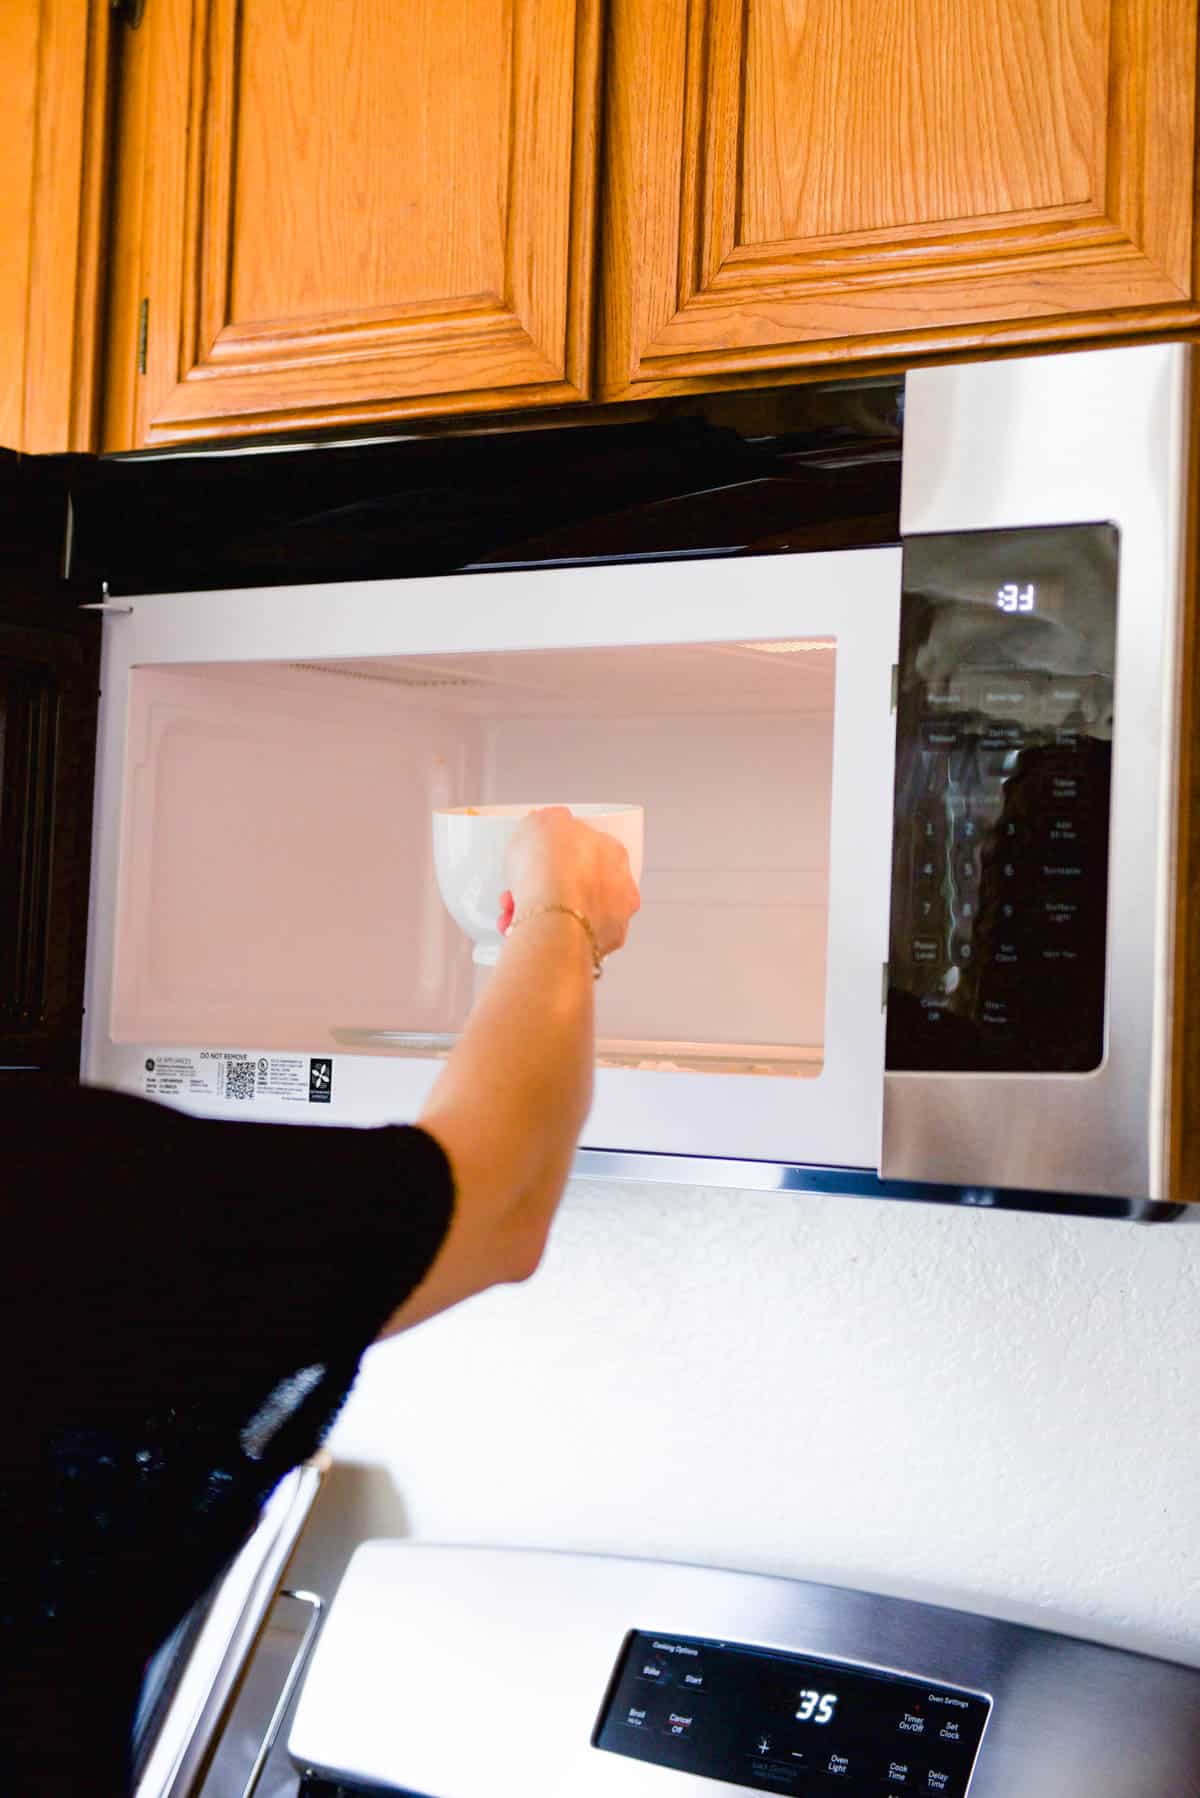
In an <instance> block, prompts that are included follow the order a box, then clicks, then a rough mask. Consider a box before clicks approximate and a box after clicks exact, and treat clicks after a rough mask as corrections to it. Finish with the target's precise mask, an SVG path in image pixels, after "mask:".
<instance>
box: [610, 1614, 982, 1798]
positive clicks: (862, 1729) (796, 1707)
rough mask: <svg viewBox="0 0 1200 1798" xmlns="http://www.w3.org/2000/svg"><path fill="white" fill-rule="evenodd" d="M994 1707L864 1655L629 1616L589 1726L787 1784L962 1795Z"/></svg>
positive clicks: (659, 1760) (679, 1763)
mask: <svg viewBox="0 0 1200 1798" xmlns="http://www.w3.org/2000/svg"><path fill="white" fill-rule="evenodd" d="M990 1708H991V1707H990V1701H989V1700H988V1699H987V1698H986V1697H984V1696H983V1695H982V1694H979V1693H975V1692H966V1691H962V1690H960V1689H956V1688H951V1687H943V1686H937V1685H933V1684H929V1683H927V1682H924V1681H921V1680H916V1679H909V1678H904V1677H902V1676H899V1675H896V1674H889V1673H882V1672H878V1671H876V1670H875V1669H873V1668H866V1667H857V1666H849V1665H846V1664H844V1663H838V1662H832V1661H821V1660H816V1659H810V1658H808V1657H806V1656H801V1655H790V1654H781V1653H777V1652H772V1651H767V1650H764V1649H755V1648H746V1647H741V1646H738V1645H736V1644H733V1643H727V1642H715V1641H704V1640H701V1639H699V1638H697V1637H691V1636H672V1635H661V1636H660V1635H654V1634H653V1633H651V1632H648V1631H640V1630H639V1631H635V1632H634V1633H633V1634H632V1635H631V1636H630V1638H629V1640H628V1642H627V1644H626V1647H625V1649H624V1651H623V1653H622V1655H621V1658H620V1660H619V1662H618V1665H617V1668H616V1672H615V1675H614V1679H613V1683H612V1687H611V1689H610V1692H609V1696H608V1700H607V1702H606V1704H605V1707H604V1710H603V1712H602V1714H601V1717H600V1721H599V1723H598V1724H597V1727H596V1731H595V1734H594V1736H593V1738H592V1740H593V1744H594V1746H595V1747H597V1748H601V1749H607V1750H608V1751H609V1752H611V1753H614V1754H623V1755H628V1756H630V1757H631V1758H633V1759H635V1760H641V1761H651V1762H654V1763H656V1764H657V1765H659V1766H663V1767H673V1768H675V1769H677V1770H678V1771H680V1772H686V1773H690V1774H692V1775H694V1776H699V1777H700V1778H703V1779H715V1780H724V1781H728V1782H729V1783H730V1784H733V1785H737V1786H741V1787H747V1786H749V1787H751V1788H753V1789H757V1790H759V1791H765V1792H776V1793H787V1794H790V1795H791V1798H868V1795H869V1798H876V1795H877V1794H878V1795H879V1798H882V1794H884V1793H886V1792H896V1793H900V1794H907V1795H908V1798H913V1795H914V1794H917V1793H924V1794H926V1795H928V1794H930V1793H934V1792H939V1793H942V1794H944V1798H967V1792H968V1788H969V1786H970V1783H971V1774H972V1770H973V1767H974V1763H975V1758H976V1755H977V1754H978V1752H979V1745H980V1740H981V1737H982V1735H983V1731H984V1726H985V1725H986V1723H987V1720H988V1713H989V1710H990Z"/></svg>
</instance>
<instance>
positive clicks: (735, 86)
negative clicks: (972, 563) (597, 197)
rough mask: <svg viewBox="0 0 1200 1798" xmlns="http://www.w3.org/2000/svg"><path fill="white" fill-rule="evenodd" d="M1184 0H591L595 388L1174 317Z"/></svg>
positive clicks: (1191, 200)
mask: <svg viewBox="0 0 1200 1798" xmlns="http://www.w3.org/2000/svg"><path fill="white" fill-rule="evenodd" d="M1196 14H1197V8H1196V0H697V3H696V4H694V5H691V6H684V5H673V4H669V3H664V0H611V4H610V29H609V44H608V48H609V55H608V65H607V76H606V104H607V116H606V136H605V159H606V185H605V211H604V215H603V219H604V225H603V244H604V252H603V254H604V266H603V281H604V307H603V328H602V350H601V383H600V391H601V394H602V396H603V397H606V398H613V399H618V398H630V397H634V396H637V395H648V394H656V393H660V394H661V393H675V392H680V391H686V390H687V388H688V387H689V386H694V385H695V383H696V380H697V378H705V379H707V380H709V381H713V380H716V381H719V382H720V384H723V385H732V384H734V383H735V381H736V380H738V379H744V378H747V377H748V378H750V379H753V378H754V376H755V373H756V371H760V370H761V371H768V370H770V371H778V370H781V369H786V368H796V367H799V366H802V365H814V366H816V367H820V366H822V365H825V364H829V363H838V364H844V363H848V362H849V363H853V362H856V361H860V360H881V359H882V360H888V359H891V360H897V359H899V360H901V361H903V360H912V359H913V358H914V357H915V356H917V355H920V354H922V353H929V352H931V351H940V352H946V351H964V350H970V351H975V352H977V351H978V350H980V349H984V350H986V349H989V348H998V347H1003V346H1005V345H1008V344H1027V343H1037V342H1040V341H1058V342H1061V341H1063V340H1065V339H1071V338H1084V337H1089V336H1096V335H1107V336H1113V335H1126V334H1132V333H1141V332H1156V331H1157V332H1162V331H1168V330H1171V331H1175V330H1178V329H1180V328H1188V327H1192V326H1195V325H1196V324H1197V322H1198V321H1200V304H1198V300H1200V282H1198V279H1197V257H1196V244H1195V211H1196V153H1195V152H1196V145H1195V136H1194V133H1195V121H1196V100H1197V41H1196V40H1197V18H1196ZM775 378H777V376H776V377H775Z"/></svg>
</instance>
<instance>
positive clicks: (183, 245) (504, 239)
mask: <svg viewBox="0 0 1200 1798" xmlns="http://www.w3.org/2000/svg"><path fill="white" fill-rule="evenodd" d="M137 35H138V36H139V37H143V36H144V38H145V42H144V43H143V44H142V45H140V46H139V47H138V49H137V52H136V55H135V57H134V59H133V60H131V62H130V64H129V65H128V67H127V69H126V75H125V81H124V86H123V95H122V112H121V129H120V135H119V145H118V184H117V206H118V237H119V255H120V258H121V262H122V265H123V269H122V272H121V273H120V274H119V275H118V276H117V278H116V280H115V282H114V290H113V300H112V306H111V338H110V342H111V356H112V369H113V372H112V379H111V383H110V387H109V395H108V402H109V403H108V406H107V409H106V419H105V433H104V440H105V443H106V446H107V447H109V448H113V449H116V448H123V447H129V446H131V445H134V444H143V443H156V442H169V441H176V440H180V439H186V438H194V437H205V436H217V435H239V434H252V433H255V432H261V431H272V432H274V431H279V430H281V429H289V428H297V427H299V426H301V425H304V426H317V425H321V424H326V425H332V424H338V423H352V422H358V421H362V420H367V419H377V418H388V417H404V416H406V415H411V414H413V413H426V414H428V413H452V412H457V411H462V410H472V409H479V408H481V407H486V408H488V409H494V408H503V407H508V406H512V405H522V406H529V405H538V404H551V403H556V402H558V403H561V402H563V401H569V400H578V399H580V398H581V397H582V396H583V395H584V394H585V393H586V391H587V379H588V371H589V364H590V357H589V325H590V317H591V311H590V295H591V274H592V245H593V236H594V226H593V219H594V213H593V207H594V189H595V159H596V146H597V122H596V113H597V106H598V93H597V77H598V58H599V14H598V4H597V0H399V3H398V0H331V3H330V4H329V5H326V6H323V7H321V8H314V7H311V6H305V5H302V4H300V0H157V3H156V6H155V8H154V9H153V10H152V11H151V12H149V13H148V14H147V21H146V25H145V26H144V27H143V29H142V32H140V33H138V34H137ZM151 95H152V96H153V99H152V101H151V100H150V99H149V98H148V96H151ZM135 268H136V270H137V277H136V278H134V277H133V276H132V275H131V273H130V271H131V270H133V269H135ZM144 299H148V300H149V328H148V335H147V356H146V363H147V366H146V373H145V375H144V376H133V375H130V373H129V372H128V368H129V352H130V346H131V344H133V345H134V346H136V319H137V313H138V309H139V307H140V306H141V304H142V301H143V300H144ZM121 358H124V360H125V366H124V368H122V367H120V366H118V364H119V362H120V360H121Z"/></svg>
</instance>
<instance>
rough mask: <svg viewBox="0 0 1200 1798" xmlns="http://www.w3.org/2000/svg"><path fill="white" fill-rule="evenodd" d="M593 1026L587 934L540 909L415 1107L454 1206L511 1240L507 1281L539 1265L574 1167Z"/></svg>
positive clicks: (508, 948)
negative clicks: (450, 1176) (444, 1163)
mask: <svg viewBox="0 0 1200 1798" xmlns="http://www.w3.org/2000/svg"><path fill="white" fill-rule="evenodd" d="M594 1030H595V1025H594V981H593V977H592V956H591V948H590V945H589V942H588V938H587V935H586V933H585V931H584V930H583V929H582V927H581V926H580V924H579V921H578V919H576V918H572V917H569V916H567V915H566V914H565V913H562V912H544V913H539V914H536V915H534V916H532V917H530V918H528V919H526V920H525V922H523V923H522V924H520V925H518V926H517V928H516V929H515V930H514V932H513V934H512V936H511V938H510V939H509V941H508V942H507V944H506V945H505V948H504V951H503V954H502V955H501V958H500V963H499V965H498V967H497V968H496V970H495V972H494V974H492V976H491V978H490V980H489V981H488V984H487V987H486V989H485V990H484V992H483V994H482V995H481V997H480V999H479V1001H478V1002H477V1004H476V1006H475V1009H474V1011H473V1013H472V1015H471V1018H470V1021H469V1023H468V1025H467V1028H466V1030H465V1031H464V1033H463V1035H462V1038H461V1039H460V1041H459V1042H458V1044H457V1045H456V1046H455V1048H454V1050H453V1052H452V1054H451V1056H450V1058H449V1060H448V1062H447V1064H446V1066H445V1068H444V1070H443V1071H442V1073H441V1075H440V1076H439V1078H438V1080H437V1083H436V1085H435V1086H434V1088H433V1091H432V1093H431V1094H430V1096H429V1100H428V1103H427V1104H426V1106H425V1109H424V1110H423V1112H422V1114H421V1118H420V1122H421V1124H422V1126H423V1127H424V1128H425V1129H427V1130H429V1131H430V1132H431V1133H432V1134H433V1135H434V1136H436V1137H437V1138H438V1140H439V1141H440V1142H441V1144H442V1147H443V1148H444V1149H445V1150H446V1153H447V1155H448V1157H449V1159H450V1163H451V1166H452V1168H453V1170H454V1176H455V1185H456V1190H457V1199H458V1207H459V1210H460V1211H461V1212H462V1213H464V1214H467V1213H469V1214H470V1218H471V1221H472V1224H473V1225H474V1226H475V1227H480V1228H482V1227H485V1226H487V1225H488V1224H489V1223H494V1224H495V1225H496V1227H497V1229H498V1230H499V1232H500V1237H501V1239H502V1240H503V1241H505V1242H507V1244H508V1246H509V1248H511V1251H512V1255H513V1260H514V1270H515V1271H514V1273H510V1274H509V1275H508V1276H507V1277H509V1278H512V1277H520V1275H521V1274H522V1273H524V1272H528V1271H532V1266H533V1265H536V1261H537V1257H538V1255H539V1254H540V1252H541V1246H542V1244H543V1242H544V1240H545V1235H546V1231H547V1229H548V1228H549V1225H550V1220H551V1218H552V1217H553V1214H554V1210H555V1207H556V1206H557V1204H558V1200H559V1198H560V1197H561V1194H562V1189H563V1186H564V1184H565V1182H566V1179H567V1176H568V1174H569V1172H570V1166H571V1159H572V1155H573V1153H574V1148H575V1143H576V1140H577V1138H578V1135H579V1132H580V1130H581V1129H582V1127H583V1123H584V1119H585V1118H586V1116H587V1113H588V1108H589V1106H590V1104H591V1096H592V1080H593V1070H594V1063H595V1038H594ZM526 1262H528V1263H529V1266H528V1267H527V1266H526V1265H525V1263H526ZM500 1277H501V1278H503V1277H506V1276H504V1275H503V1274H502V1275H501V1276H500Z"/></svg>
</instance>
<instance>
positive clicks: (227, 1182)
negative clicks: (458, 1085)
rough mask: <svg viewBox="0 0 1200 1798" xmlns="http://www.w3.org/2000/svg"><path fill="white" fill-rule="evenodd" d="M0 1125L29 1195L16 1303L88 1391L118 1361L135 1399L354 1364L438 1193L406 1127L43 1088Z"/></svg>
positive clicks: (436, 1178) (167, 1398)
mask: <svg viewBox="0 0 1200 1798" xmlns="http://www.w3.org/2000/svg"><path fill="white" fill-rule="evenodd" d="M4 1135H5V1139H6V1140H5V1150H6V1154H5V1162H6V1174H7V1178H8V1180H9V1181H10V1182H11V1183H12V1184H11V1190H12V1191H14V1192H16V1191H20V1192H21V1193H22V1194H23V1195H24V1198H25V1201H26V1203H25V1204H24V1205H23V1207H22V1210H23V1219H22V1227H21V1230H20V1232H19V1235H20V1238H21V1241H22V1245H23V1253H22V1255H21V1258H20V1259H21V1269H20V1273H21V1281H22V1292H23V1297H21V1298H19V1299H18V1310H24V1309H26V1308H27V1307H28V1309H29V1312H30V1320H29V1321H30V1327H31V1329H32V1331H33V1332H34V1334H35V1336H44V1334H45V1333H46V1332H49V1333H50V1336H51V1339H52V1342H53V1348H52V1353H53V1357H54V1359H55V1361H58V1362H60V1363H61V1360H62V1356H63V1351H64V1350H70V1351H71V1352H72V1358H75V1359H76V1367H77V1377H78V1378H81V1379H82V1380H83V1382H84V1383H85V1384H87V1385H88V1386H90V1387H91V1392H92V1397H93V1399H94V1400H95V1401H96V1402H99V1403H100V1404H101V1405H104V1403H105V1401H106V1400H111V1401H113V1402H116V1403H120V1402H121V1401H122V1399H123V1398H124V1397H125V1396H126V1395H125V1394H123V1392H122V1390H121V1388H122V1386H123V1385H125V1384H126V1383H127V1382H128V1381H129V1379H130V1371H129V1370H130V1368H131V1367H135V1368H136V1369H137V1370H138V1372H137V1380H138V1381H139V1383H143V1384H144V1385H145V1388H146V1390H145V1391H142V1392H139V1393H137V1394H134V1393H132V1392H130V1393H128V1394H127V1396H128V1398H129V1399H130V1400H132V1401H134V1404H135V1406H136V1408H138V1409H142V1408H144V1407H145V1406H146V1405H148V1404H149V1405H153V1404H156V1403H159V1402H162V1403H172V1404H175V1403H178V1402H179V1401H180V1400H181V1399H182V1401H183V1402H184V1403H185V1404H186V1403H187V1402H188V1400H189V1399H190V1398H191V1397H192V1396H193V1395H197V1396H201V1397H203V1398H204V1399H205V1400H206V1401H208V1402H211V1401H215V1400H217V1399H218V1397H219V1394H220V1391H221V1389H222V1388H227V1389H228V1390H229V1392H230V1396H231V1397H232V1396H233V1394H234V1392H235V1391H236V1393H237V1394H238V1396H239V1401H242V1400H244V1395H245V1394H246V1393H247V1392H253V1391H254V1390H255V1389H261V1390H269V1389H270V1387H271V1386H272V1385H274V1384H275V1383H276V1382H277V1381H279V1380H281V1379H286V1378H288V1377H289V1376H290V1375H291V1374H292V1373H293V1372H295V1371H296V1370H298V1369H303V1368H308V1367H311V1366H313V1365H315V1364H324V1365H326V1366H330V1365H333V1364H338V1365H344V1364H346V1363H352V1362H356V1361H357V1358H358V1356H359V1355H360V1354H361V1353H362V1351H363V1350H364V1349H365V1348H366V1347H367V1346H368V1345H369V1344H370V1343H371V1342H372V1341H373V1340H374V1338H375V1336H376V1335H377V1334H378V1332H379V1330H380V1329H381V1328H382V1326H383V1325H384V1324H385V1323H386V1321H387V1319H388V1317H389V1316H390V1315H391V1313H392V1312H393V1311H395V1310H396V1308H397V1307H398V1306H399V1305H401V1304H402V1303H403V1301H404V1300H405V1298H407V1296H408V1295H409V1293H411V1292H412V1291H413V1289H414V1288H415V1287H416V1286H417V1285H418V1284H419V1283H420V1281H421V1280H422V1278H423V1277H424V1275H425V1274H426V1273H427V1272H428V1270H429V1268H430V1266H431V1264H432V1262H433V1260H434V1258H435V1256H436V1254H437V1252H438V1249H439V1248H440V1246H441V1244H442V1242H443V1240H444V1239H445V1235H446V1231H447V1229H448V1227H449V1223H450V1218H451V1214H452V1210H453V1202H454V1200H453V1183H452V1178H451V1173H450V1168H449V1165H448V1163H447V1161H446V1157H445V1155H444V1154H443V1152H442V1150H441V1148H440V1147H439V1145H438V1144H437V1143H436V1142H435V1141H434V1139H433V1138H432V1137H431V1136H429V1135H428V1134H426V1133H425V1132H424V1131H422V1130H420V1129H417V1128H414V1127H390V1128H382V1129H366V1130H359V1129H339V1128H335V1127H326V1126H316V1127H304V1126H299V1125H291V1124H250V1123H225V1122H223V1121H212V1120H208V1119H198V1118H193V1117H189V1116H186V1115H184V1114H182V1113H180V1112H176V1111H173V1110H170V1109H168V1108H167V1107H164V1106H160V1105H156V1104H154V1103H152V1102H150V1101H148V1100H144V1099H137V1098H132V1097H129V1096H126V1095H124V1094H116V1093H110V1092H101V1091H96V1090H92V1089H87V1088H65V1087H63V1088H58V1089H57V1090H54V1091H52V1090H51V1089H49V1088H42V1087H40V1086H39V1089H38V1091H37V1093H36V1094H33V1095H29V1096H27V1099H26V1103H25V1104H24V1105H23V1107H22V1108H21V1110H20V1111H19V1112H17V1111H14V1109H13V1108H11V1107H10V1108H9V1109H8V1112H7V1115H6V1116H5V1119H4ZM11 1266H12V1264H11V1263H10V1268H11ZM12 1271H13V1272H14V1273H15V1272H16V1269H15V1268H14V1269H12ZM10 1321H11V1320H10ZM64 1332H65V1334H66V1336H67V1338H68V1339H69V1338H71V1337H72V1335H73V1334H75V1333H76V1332H78V1333H79V1334H80V1336H81V1340H79V1341H77V1342H72V1341H70V1340H68V1341H66V1342H64V1341H63V1340H62V1337H63V1334H64ZM54 1339H57V1340H56V1341H55V1340H54Z"/></svg>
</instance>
